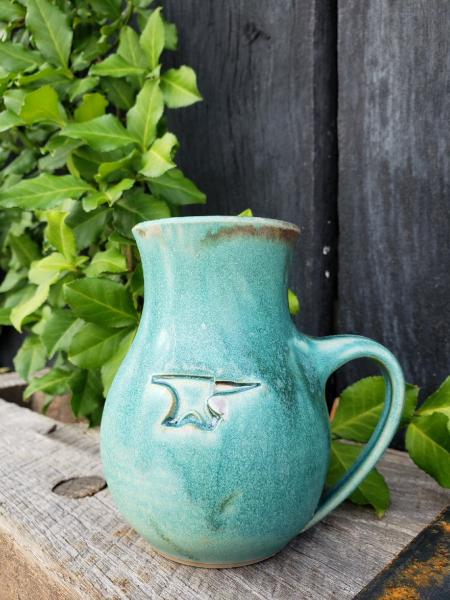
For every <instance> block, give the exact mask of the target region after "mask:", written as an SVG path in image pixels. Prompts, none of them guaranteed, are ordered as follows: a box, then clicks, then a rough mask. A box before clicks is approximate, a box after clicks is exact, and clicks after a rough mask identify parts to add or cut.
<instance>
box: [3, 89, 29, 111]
mask: <svg viewBox="0 0 450 600" xmlns="http://www.w3.org/2000/svg"><path fill="white" fill-rule="evenodd" d="M24 99H25V91H24V90H18V89H12V90H6V92H5V93H4V94H3V102H4V104H5V107H6V108H7V109H8V110H9V111H11V112H13V113H14V114H16V115H19V113H20V111H21V110H22V105H23V101H24Z"/></svg>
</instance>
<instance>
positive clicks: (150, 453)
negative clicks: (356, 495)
mask: <svg viewBox="0 0 450 600" xmlns="http://www.w3.org/2000/svg"><path fill="white" fill-rule="evenodd" d="M133 233H134V236H135V238H136V241H137V244H138V247H139V250H140V254H141V257H142V263H143V268H144V275H145V306H144V311H143V315H142V319H141V323H140V326H139V330H138V333H137V335H136V338H135V340H134V342H133V344H132V347H131V349H130V350H129V352H128V355H127V357H126V358H125V360H124V361H123V364H122V365H121V367H120V369H119V371H118V373H117V376H116V378H115V380H114V383H113V385H112V387H111V390H110V392H109V395H108V398H107V402H106V406H105V412H104V416H103V421H102V426H101V442H102V459H103V464H104V469H105V475H106V479H107V482H108V486H109V489H110V491H111V493H112V496H113V498H114V500H115V502H116V504H117V506H118V508H119V510H120V511H121V512H122V514H123V515H124V517H125V518H126V519H127V521H128V522H129V523H130V524H131V525H132V526H133V527H134V528H135V529H136V530H137V531H138V532H139V533H141V534H142V535H143V536H144V537H145V538H146V539H147V540H148V541H149V542H150V544H151V545H152V546H153V547H154V548H155V549H156V550H158V551H159V552H161V553H163V554H165V555H168V556H169V557H171V558H173V559H175V560H178V561H181V562H187V563H189V564H206V565H207V566H218V567H223V566H233V565H236V564H248V563H249V562H254V561H258V560H262V559H264V558H266V557H268V556H271V555H273V554H275V553H276V552H278V551H279V550H280V549H281V548H283V546H285V545H286V544H287V543H288V542H289V540H291V539H292V538H293V537H294V536H295V535H297V534H298V533H299V532H301V531H302V530H304V529H305V528H307V527H310V526H311V525H313V524H314V523H315V522H317V521H318V520H319V519H320V518H322V517H323V516H324V515H325V514H326V513H328V512H329V511H330V510H332V509H333V508H334V507H335V506H337V505H338V504H339V503H340V502H342V500H343V499H344V498H345V497H347V496H348V494H350V493H351V491H352V490H353V489H354V488H355V487H356V486H357V484H358V482H360V481H361V479H362V478H363V477H364V476H365V475H366V474H367V472H368V471H369V470H370V469H371V468H372V467H373V465H374V464H375V462H376V461H377V460H378V458H379V457H380V455H381V453H382V452H383V451H384V449H385V448H386V446H387V445H388V444H389V441H390V440H391V438H392V435H393V434H394V432H395V430H396V428H397V425H398V422H399V418H400V414H401V410H402V404H403V390H404V383H403V377H402V374H401V370H400V368H399V366H398V363H397V361H396V360H395V358H394V357H393V356H392V354H390V352H389V351H388V350H386V349H385V348H383V347H382V346H380V345H379V344H377V343H375V342H372V341H370V340H368V339H366V338H361V337H357V336H335V337H330V338H322V339H315V338H311V337H307V336H306V335H303V334H301V333H299V332H298V331H297V330H296V328H295V326H294V324H293V321H292V319H291V317H290V314H289V310H288V304H287V281H288V270H289V265H290V261H291V252H292V247H293V244H294V243H295V241H296V238H297V235H298V229H297V228H296V227H295V226H294V225H291V224H289V223H284V222H281V221H275V220H271V219H258V218H242V217H185V218H173V219H162V220H159V221H150V222H145V223H141V224H139V225H137V226H136V227H135V228H134V231H133ZM302 301H303V302H304V303H306V302H308V298H302ZM361 356H368V357H371V358H373V359H375V360H376V361H378V362H379V363H380V365H381V367H382V369H383V371H384V373H385V376H386V381H387V384H388V385H387V399H386V405H385V409H384V412H383V415H382V417H381V419H380V423H379V425H378V427H377V429H376V431H375V433H374V437H373V439H372V440H371V442H370V443H369V444H368V447H367V450H366V452H365V453H363V455H361V457H360V459H359V461H358V463H357V464H356V465H354V467H353V468H352V469H351V470H350V472H349V473H348V474H347V475H346V477H345V478H344V480H343V481H342V482H341V483H339V484H338V485H337V486H336V488H334V489H333V490H331V491H330V492H329V493H328V495H326V496H325V497H323V498H322V500H321V501H320V498H321V494H322V490H323V487H324V482H325V477H326V473H327V468H328V461H329V449H330V430H329V425H328V414H327V408H326V404H325V399H324V387H325V383H326V380H327V378H328V377H329V375H330V374H331V373H332V372H333V371H334V370H335V369H337V368H338V367H339V366H341V365H342V364H343V363H345V362H347V361H349V360H352V359H355V358H359V357H361Z"/></svg>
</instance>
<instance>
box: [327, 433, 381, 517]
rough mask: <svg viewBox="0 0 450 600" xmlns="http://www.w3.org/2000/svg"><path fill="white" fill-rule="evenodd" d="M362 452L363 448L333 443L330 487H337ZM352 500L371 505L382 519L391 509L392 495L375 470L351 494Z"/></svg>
mask: <svg viewBox="0 0 450 600" xmlns="http://www.w3.org/2000/svg"><path fill="white" fill-rule="evenodd" d="M361 450H362V447H361V446H356V445H353V444H344V443H342V442H339V441H333V442H332V444H331V457H330V467H329V470H328V475H327V482H326V483H327V486H328V487H333V486H334V485H336V483H337V482H338V481H339V480H340V479H341V478H342V477H343V475H344V474H345V473H346V472H347V471H348V470H349V468H350V467H351V466H352V464H353V463H354V462H355V461H356V459H357V458H358V456H359V454H360V452H361ZM350 500H351V501H352V502H354V503H355V504H361V505H367V504H368V505H371V506H372V507H373V508H374V509H375V512H376V514H377V515H378V517H382V516H383V515H384V513H385V512H386V510H387V509H388V508H389V504H390V493H389V488H388V486H387V484H386V482H385V480H384V477H383V476H382V475H381V473H379V472H378V471H377V470H376V469H373V470H372V471H371V472H370V473H369V475H368V476H367V477H366V479H364V481H363V482H362V483H361V484H360V485H359V486H358V487H357V489H356V490H355V491H354V492H353V494H351V496H350Z"/></svg>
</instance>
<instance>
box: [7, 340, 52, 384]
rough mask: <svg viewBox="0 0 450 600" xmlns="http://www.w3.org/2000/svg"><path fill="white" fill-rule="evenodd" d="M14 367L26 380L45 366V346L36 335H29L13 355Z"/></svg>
mask: <svg viewBox="0 0 450 600" xmlns="http://www.w3.org/2000/svg"><path fill="white" fill-rule="evenodd" d="M13 362H14V368H15V370H16V371H17V372H18V373H19V375H20V376H21V377H23V379H25V380H26V381H28V380H29V379H30V377H31V375H33V373H35V372H36V371H39V370H40V369H43V368H44V367H45V363H46V358H45V348H44V345H43V344H42V342H41V340H40V338H39V337H38V336H37V335H29V336H27V337H26V338H25V341H24V342H23V344H22V346H21V347H20V349H19V351H18V352H17V354H16V356H15V357H14V361H13Z"/></svg>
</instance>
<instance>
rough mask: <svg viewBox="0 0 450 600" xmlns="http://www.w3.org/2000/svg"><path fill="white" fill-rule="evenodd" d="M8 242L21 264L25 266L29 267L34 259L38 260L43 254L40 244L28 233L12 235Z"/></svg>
mask: <svg viewBox="0 0 450 600" xmlns="http://www.w3.org/2000/svg"><path fill="white" fill-rule="evenodd" d="M8 243H9V245H10V247H11V249H12V251H13V253H14V255H15V256H16V257H17V260H18V262H19V264H21V265H22V266H23V267H29V266H30V264H31V263H32V262H33V261H34V260H38V259H39V258H40V256H41V253H40V251H39V247H38V245H37V244H36V242H35V241H34V240H32V239H31V238H30V236H29V235H27V234H26V233H22V235H10V236H9V237H8Z"/></svg>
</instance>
